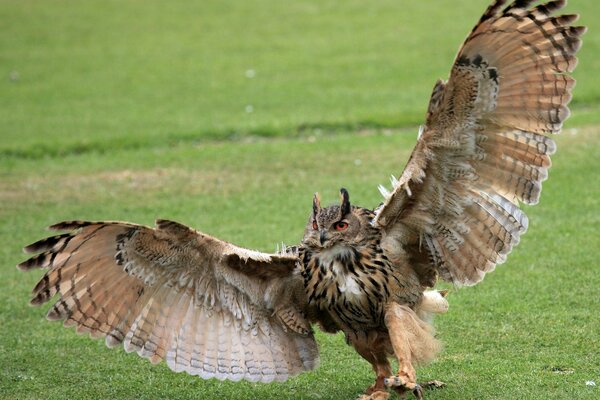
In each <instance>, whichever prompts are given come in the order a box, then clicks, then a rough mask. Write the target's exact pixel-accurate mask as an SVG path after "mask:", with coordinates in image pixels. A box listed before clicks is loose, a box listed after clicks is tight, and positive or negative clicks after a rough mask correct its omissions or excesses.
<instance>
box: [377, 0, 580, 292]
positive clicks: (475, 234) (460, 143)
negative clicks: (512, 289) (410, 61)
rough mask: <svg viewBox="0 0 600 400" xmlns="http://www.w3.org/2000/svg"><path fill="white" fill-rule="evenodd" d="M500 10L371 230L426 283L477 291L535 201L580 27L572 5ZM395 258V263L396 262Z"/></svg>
mask: <svg viewBox="0 0 600 400" xmlns="http://www.w3.org/2000/svg"><path fill="white" fill-rule="evenodd" d="M506 3H507V1H506V0H496V1H494V2H493V3H492V5H491V6H490V7H488V9H487V11H486V12H485V13H484V15H483V16H482V17H481V19H480V21H479V23H478V24H477V25H476V26H475V28H473V30H472V31H471V33H470V34H469V36H468V37H467V39H466V40H465V42H464V44H463V45H462V47H461V49H460V50H459V52H458V55H457V56H456V60H455V62H454V65H453V67H452V70H451V72H450V77H449V79H448V82H447V83H443V82H441V81H438V83H437V84H436V85H435V87H434V91H433V94H432V97H431V101H430V104H429V109H428V112H427V122H426V125H425V126H424V128H423V130H422V131H421V133H420V135H419V138H418V139H417V144H416V146H415V148H414V150H413V152H412V154H411V156H410V160H409V161H408V164H407V165H406V167H405V169H404V172H403V173H402V176H401V177H400V179H398V180H394V188H393V191H392V192H391V193H387V194H386V199H385V202H384V203H383V205H382V206H381V207H380V208H379V209H378V210H377V213H376V217H375V219H374V221H373V223H374V225H375V226H378V227H380V228H381V229H382V231H383V232H384V238H385V239H384V242H385V243H384V244H385V245H387V246H388V248H391V249H392V250H394V249H400V250H399V251H400V252H401V251H404V252H405V254H403V255H402V256H403V257H404V259H406V258H408V259H409V260H410V264H411V265H412V266H413V267H414V269H415V270H416V272H417V273H418V274H419V276H420V278H421V282H422V283H423V284H425V285H428V286H430V285H433V284H434V283H435V280H436V279H437V275H438V274H439V275H440V276H441V277H442V278H444V279H446V280H448V281H451V282H453V283H456V284H475V283H477V282H479V281H480V280H481V279H483V277H484V275H485V274H486V273H487V272H489V271H491V270H493V269H494V267H495V266H496V264H498V263H501V262H503V261H504V260H505V258H506V256H507V255H508V253H509V252H510V251H511V249H512V247H513V246H514V245H515V244H516V243H518V241H519V237H520V235H521V234H522V233H523V232H524V231H525V230H526V229H527V225H528V222H527V217H526V215H525V213H523V211H521V209H520V208H519V202H523V203H526V204H535V203H537V201H538V199H539V196H540V191H541V183H542V181H543V180H545V179H546V177H547V170H548V168H549V167H550V155H551V154H552V153H553V152H554V150H555V149H556V146H555V143H554V141H553V140H552V139H551V138H549V137H547V136H546V135H547V134H553V133H558V132H560V129H561V127H562V123H563V121H564V120H565V119H566V118H567V117H568V115H569V109H568V107H567V105H568V103H569V101H570V99H571V89H572V88H573V86H574V85H575V80H574V79H573V78H572V77H571V76H570V73H571V72H572V71H573V70H574V68H575V66H576V65H577V58H576V53H577V51H578V50H579V48H580V46H581V35H582V34H583V33H584V32H585V28H584V27H580V26H573V22H575V21H576V20H577V15H558V16H555V15H553V14H554V13H555V12H556V11H557V10H559V9H561V8H562V7H563V6H564V5H565V3H566V1H564V0H558V1H550V2H547V3H545V4H539V5H537V6H535V7H532V5H533V4H534V3H535V2H534V1H532V0H515V1H513V2H511V3H510V4H508V5H507V4H506ZM399 256H400V255H399Z"/></svg>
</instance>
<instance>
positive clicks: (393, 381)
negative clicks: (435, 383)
mask: <svg viewBox="0 0 600 400" xmlns="http://www.w3.org/2000/svg"><path fill="white" fill-rule="evenodd" d="M383 383H384V384H385V386H387V387H389V388H391V389H394V390H395V391H396V392H397V393H398V394H399V395H400V396H402V398H404V395H405V394H406V393H408V392H412V394H413V395H414V396H415V398H417V399H419V400H422V399H423V387H422V386H421V385H419V384H418V383H417V382H415V380H414V379H409V378H408V376H406V375H405V374H398V375H396V376H390V377H389V378H385V379H384V381H383Z"/></svg>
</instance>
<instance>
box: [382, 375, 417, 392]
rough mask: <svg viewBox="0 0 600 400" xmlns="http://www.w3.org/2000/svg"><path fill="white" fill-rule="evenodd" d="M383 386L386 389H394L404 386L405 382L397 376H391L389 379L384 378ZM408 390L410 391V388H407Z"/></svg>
mask: <svg viewBox="0 0 600 400" xmlns="http://www.w3.org/2000/svg"><path fill="white" fill-rule="evenodd" d="M383 384H384V385H385V386H387V387H394V388H396V387H402V386H406V385H407V382H406V381H405V380H404V379H402V378H401V377H399V376H391V377H389V378H384V379H383ZM408 389H412V388H408Z"/></svg>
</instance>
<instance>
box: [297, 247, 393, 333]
mask: <svg viewBox="0 0 600 400" xmlns="http://www.w3.org/2000/svg"><path fill="white" fill-rule="evenodd" d="M303 264H304V269H303V272H302V276H303V278H304V284H305V289H306V293H307V296H308V302H309V304H310V305H311V306H315V307H317V308H319V309H322V310H327V311H328V312H329V314H330V315H331V316H332V317H333V319H334V320H335V321H336V323H338V325H339V326H340V328H341V329H343V330H344V331H348V330H350V331H365V330H369V329H376V328H378V327H380V326H381V325H382V324H383V316H384V306H385V304H386V302H387V299H388V298H389V297H390V286H391V285H390V282H391V281H394V279H395V278H394V277H393V273H394V269H393V266H392V265H391V264H390V262H389V260H388V259H387V257H386V256H385V254H384V253H383V251H382V250H381V248H380V246H379V244H378V243H377V242H374V243H372V244H371V245H368V246H364V247H359V248H357V249H354V248H351V247H342V246H334V247H332V248H329V249H324V250H322V251H320V252H311V251H309V250H306V251H305V253H304V255H303Z"/></svg>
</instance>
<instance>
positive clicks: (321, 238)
mask: <svg viewBox="0 0 600 400" xmlns="http://www.w3.org/2000/svg"><path fill="white" fill-rule="evenodd" d="M326 240H327V232H325V231H324V230H321V234H320V235H319V241H320V242H321V246H322V245H323V243H325V241H326Z"/></svg>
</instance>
